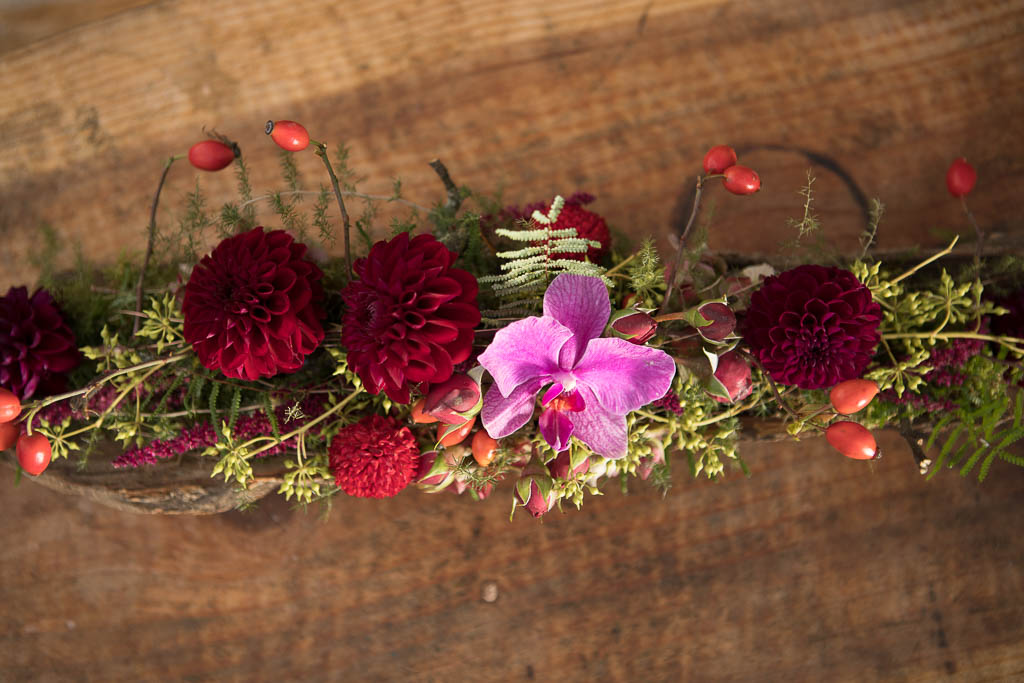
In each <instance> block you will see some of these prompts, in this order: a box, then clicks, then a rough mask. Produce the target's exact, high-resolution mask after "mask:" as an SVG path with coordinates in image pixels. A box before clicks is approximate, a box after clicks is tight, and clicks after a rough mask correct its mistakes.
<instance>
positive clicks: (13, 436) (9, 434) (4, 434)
mask: <svg viewBox="0 0 1024 683" xmlns="http://www.w3.org/2000/svg"><path fill="white" fill-rule="evenodd" d="M20 435H21V427H19V426H18V425H17V424H15V423H14V422H0V451H6V450H7V449H8V448H10V447H11V446H13V445H14V444H16V443H17V442H18V436H20Z"/></svg>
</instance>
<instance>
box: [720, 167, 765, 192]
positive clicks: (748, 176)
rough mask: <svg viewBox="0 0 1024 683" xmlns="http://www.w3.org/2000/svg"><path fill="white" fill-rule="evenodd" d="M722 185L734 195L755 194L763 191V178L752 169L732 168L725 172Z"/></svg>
mask: <svg viewBox="0 0 1024 683" xmlns="http://www.w3.org/2000/svg"><path fill="white" fill-rule="evenodd" d="M723 174H724V175H725V178H724V179H723V180H722V184H723V185H725V189H727V190H729V192H732V193H733V194H754V193H755V192H757V191H758V190H760V189H761V178H759V177H758V175H757V173H756V172H755V171H754V169H752V168H747V167H746V166H739V165H736V166H730V167H729V168H727V169H725V171H724V172H723Z"/></svg>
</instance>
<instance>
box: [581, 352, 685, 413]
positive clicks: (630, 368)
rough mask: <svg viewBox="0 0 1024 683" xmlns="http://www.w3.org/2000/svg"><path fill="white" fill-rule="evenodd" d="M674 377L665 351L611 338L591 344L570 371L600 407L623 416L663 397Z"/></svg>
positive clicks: (670, 362) (672, 368) (674, 367)
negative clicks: (588, 389)
mask: <svg viewBox="0 0 1024 683" xmlns="http://www.w3.org/2000/svg"><path fill="white" fill-rule="evenodd" d="M675 374H676V364H675V361H674V360H672V357H671V356H669V355H668V354H667V353H665V352H664V351H661V350H660V349H652V348H650V347H647V346H638V345H637V344H630V343H629V342H628V341H626V340H625V339H617V338H610V337H609V338H604V339H595V340H593V341H591V342H590V345H589V346H588V347H587V351H586V353H585V354H584V355H583V358H582V359H581V360H580V362H579V364H578V365H577V366H576V368H575V369H574V370H573V375H574V376H575V377H576V381H577V382H579V383H580V384H585V385H586V386H587V387H589V388H590V390H591V391H592V392H593V393H594V395H595V396H596V397H597V399H598V400H599V401H600V402H601V405H602V406H604V407H605V408H607V409H608V410H611V411H613V412H616V413H621V414H623V415H625V414H626V413H628V412H629V411H631V410H636V409H638V408H642V407H643V406H645V405H647V404H648V403H650V402H651V401H656V400H658V399H659V398H661V397H662V396H664V395H665V392H667V391H668V390H669V387H670V386H672V378H673V377H675ZM584 400H586V397H584ZM587 405H588V408H587V409H588V410H589V403H588V404H587Z"/></svg>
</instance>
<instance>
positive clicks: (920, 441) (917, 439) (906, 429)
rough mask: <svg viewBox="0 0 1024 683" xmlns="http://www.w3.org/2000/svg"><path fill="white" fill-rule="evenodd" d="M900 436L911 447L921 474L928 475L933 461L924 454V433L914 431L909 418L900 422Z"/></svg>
mask: <svg viewBox="0 0 1024 683" xmlns="http://www.w3.org/2000/svg"><path fill="white" fill-rule="evenodd" d="M899 431H900V436H902V437H903V439H904V440H905V441H906V442H907V445H908V446H910V453H911V455H913V456H914V461H915V462H916V463H917V468H918V470H919V471H920V472H921V474H927V473H928V468H929V467H931V466H932V459H931V458H929V457H928V454H927V453H925V452H924V448H922V446H924V435H923V433H922V432H916V431H914V430H913V429H912V428H911V426H910V422H909V421H908V420H907V418H903V419H901V420H900V428H899Z"/></svg>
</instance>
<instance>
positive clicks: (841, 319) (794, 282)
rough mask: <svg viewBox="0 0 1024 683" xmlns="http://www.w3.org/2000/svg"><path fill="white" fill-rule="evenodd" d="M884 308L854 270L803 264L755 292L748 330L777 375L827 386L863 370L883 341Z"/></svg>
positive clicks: (799, 382)
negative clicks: (875, 300)
mask: <svg viewBox="0 0 1024 683" xmlns="http://www.w3.org/2000/svg"><path fill="white" fill-rule="evenodd" d="M881 317H882V309H881V307H880V306H879V305H878V304H877V303H875V302H874V301H873V300H872V298H871V291H870V290H869V289H868V288H867V287H865V286H864V285H863V284H861V283H860V281H859V280H857V278H856V277H854V275H853V273H851V272H849V271H847V270H842V269H839V268H827V267H824V266H800V267H798V268H794V269H793V270H787V271H786V272H784V273H780V274H778V275H776V276H773V277H770V278H768V279H766V280H765V281H764V284H762V285H761V288H760V289H758V290H757V291H756V292H754V294H753V295H752V296H751V297H750V308H749V309H748V310H747V316H746V320H745V321H744V326H743V336H744V338H745V339H746V341H747V343H748V344H749V345H750V348H751V350H752V351H753V352H754V354H755V355H756V356H757V358H758V360H759V361H760V362H761V365H762V366H763V367H764V369H765V370H766V371H767V372H768V374H769V375H771V377H772V378H773V379H775V380H776V381H778V382H781V383H783V384H791V385H796V386H798V387H800V388H801V389H824V388H827V387H831V386H833V385H835V384H837V383H839V382H842V381H843V380H847V379H855V378H857V377H860V376H861V374H863V372H864V369H865V368H866V367H867V365H868V362H870V360H871V356H872V355H874V352H875V346H876V345H877V344H878V342H879V334H878V325H879V323H880V322H881Z"/></svg>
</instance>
